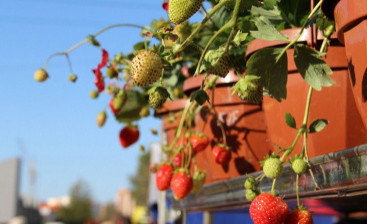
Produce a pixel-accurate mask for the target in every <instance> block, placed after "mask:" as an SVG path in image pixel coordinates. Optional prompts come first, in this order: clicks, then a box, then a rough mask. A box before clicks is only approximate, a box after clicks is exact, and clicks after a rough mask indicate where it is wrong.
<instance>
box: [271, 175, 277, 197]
mask: <svg viewBox="0 0 367 224" xmlns="http://www.w3.org/2000/svg"><path fill="white" fill-rule="evenodd" d="M276 182H277V179H276V178H275V179H273V184H272V185H271V193H273V194H275V183H276Z"/></svg>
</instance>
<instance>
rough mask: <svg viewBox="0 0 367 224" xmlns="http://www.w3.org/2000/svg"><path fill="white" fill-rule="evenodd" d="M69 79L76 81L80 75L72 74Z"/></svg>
mask: <svg viewBox="0 0 367 224" xmlns="http://www.w3.org/2000/svg"><path fill="white" fill-rule="evenodd" d="M68 79H69V81H70V82H76V80H77V79H78V76H76V75H75V74H70V75H69V78H68Z"/></svg>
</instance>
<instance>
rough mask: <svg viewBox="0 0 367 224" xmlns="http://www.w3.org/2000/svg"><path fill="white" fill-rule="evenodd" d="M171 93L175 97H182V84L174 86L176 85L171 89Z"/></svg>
mask: <svg viewBox="0 0 367 224" xmlns="http://www.w3.org/2000/svg"><path fill="white" fill-rule="evenodd" d="M173 95H174V96H175V97H176V98H182V97H183V90H182V86H176V87H175V88H174V89H173Z"/></svg>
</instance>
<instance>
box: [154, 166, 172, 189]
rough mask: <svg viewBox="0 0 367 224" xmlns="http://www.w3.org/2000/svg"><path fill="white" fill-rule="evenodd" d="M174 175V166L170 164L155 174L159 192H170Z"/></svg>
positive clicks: (160, 168)
mask: <svg viewBox="0 0 367 224" xmlns="http://www.w3.org/2000/svg"><path fill="white" fill-rule="evenodd" d="M172 175H173V166H172V165H169V164H163V165H162V166H161V167H159V168H158V170H157V173H156V174H155V182H156V185H157V188H158V190H160V191H165V190H168V189H169V187H170V184H171V179H172Z"/></svg>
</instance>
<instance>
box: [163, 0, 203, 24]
mask: <svg viewBox="0 0 367 224" xmlns="http://www.w3.org/2000/svg"><path fill="white" fill-rule="evenodd" d="M203 1H204V0H170V1H169V7H168V17H169V19H170V21H171V22H172V23H174V24H180V23H183V22H185V21H186V20H188V19H189V18H190V17H191V16H192V15H194V14H195V13H196V12H197V11H198V10H199V9H200V6H201V3H203Z"/></svg>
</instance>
